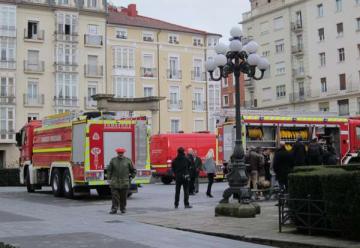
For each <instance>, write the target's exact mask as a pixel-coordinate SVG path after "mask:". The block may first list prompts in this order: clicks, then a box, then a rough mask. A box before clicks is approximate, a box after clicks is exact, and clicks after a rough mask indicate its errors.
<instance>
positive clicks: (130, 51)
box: [113, 47, 135, 69]
mask: <svg viewBox="0 0 360 248" xmlns="http://www.w3.org/2000/svg"><path fill="white" fill-rule="evenodd" d="M113 54H114V67H115V68H120V69H134V68H135V55H134V48H129V47H116V48H114V50H113Z"/></svg>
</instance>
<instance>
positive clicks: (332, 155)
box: [323, 143, 338, 165]
mask: <svg viewBox="0 0 360 248" xmlns="http://www.w3.org/2000/svg"><path fill="white" fill-rule="evenodd" d="M323 163H324V165H337V163H338V156H337V153H336V151H335V148H334V146H333V144H332V143H329V144H328V145H327V151H326V152H325V153H324V156H323Z"/></svg>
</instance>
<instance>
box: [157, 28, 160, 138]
mask: <svg viewBox="0 0 360 248" xmlns="http://www.w3.org/2000/svg"><path fill="white" fill-rule="evenodd" d="M160 32H161V30H159V31H157V32H156V42H157V44H156V54H157V67H158V68H157V78H158V82H157V83H158V97H160V39H159V35H160ZM158 104H159V130H158V134H160V130H161V128H160V127H161V109H160V107H161V105H160V101H159V103H158Z"/></svg>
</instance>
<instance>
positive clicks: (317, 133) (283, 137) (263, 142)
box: [218, 115, 360, 166]
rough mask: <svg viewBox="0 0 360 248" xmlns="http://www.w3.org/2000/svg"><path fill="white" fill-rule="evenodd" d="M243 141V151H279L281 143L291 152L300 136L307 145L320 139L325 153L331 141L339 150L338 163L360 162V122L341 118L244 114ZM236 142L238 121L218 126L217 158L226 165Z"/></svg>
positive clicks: (359, 120)
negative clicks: (254, 148) (259, 149)
mask: <svg viewBox="0 0 360 248" xmlns="http://www.w3.org/2000/svg"><path fill="white" fill-rule="evenodd" d="M242 124H243V125H242V141H243V145H244V149H246V148H249V147H251V146H253V147H262V148H270V149H273V150H274V149H276V148H277V147H278V145H279V142H280V141H284V142H285V143H286V148H287V149H288V150H291V148H292V144H293V143H295V141H296V139H297V137H298V136H301V137H302V140H303V142H304V143H305V145H306V144H308V143H309V142H310V140H311V139H312V138H315V137H317V138H318V140H319V143H320V144H322V145H323V148H324V149H325V150H326V146H327V144H329V142H331V143H332V144H333V146H334V147H335V149H336V151H337V155H338V158H339V164H348V163H354V162H359V161H360V160H359V158H360V154H359V152H360V119H356V118H338V117H304V116H297V117H292V116H280V115H243V116H242ZM234 143H235V122H234V121H227V122H225V123H223V124H222V125H220V126H219V127H218V144H219V145H218V156H219V159H220V160H221V161H222V163H223V164H224V165H225V166H226V165H227V164H228V163H229V160H230V156H231V154H232V151H233V148H234Z"/></svg>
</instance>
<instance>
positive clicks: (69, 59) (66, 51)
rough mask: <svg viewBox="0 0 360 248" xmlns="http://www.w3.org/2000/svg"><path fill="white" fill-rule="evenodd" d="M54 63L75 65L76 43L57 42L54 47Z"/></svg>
mask: <svg viewBox="0 0 360 248" xmlns="http://www.w3.org/2000/svg"><path fill="white" fill-rule="evenodd" d="M55 49H56V63H57V64H63V65H76V64H77V56H76V45H71V44H58V45H57V46H56V47H55Z"/></svg>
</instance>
